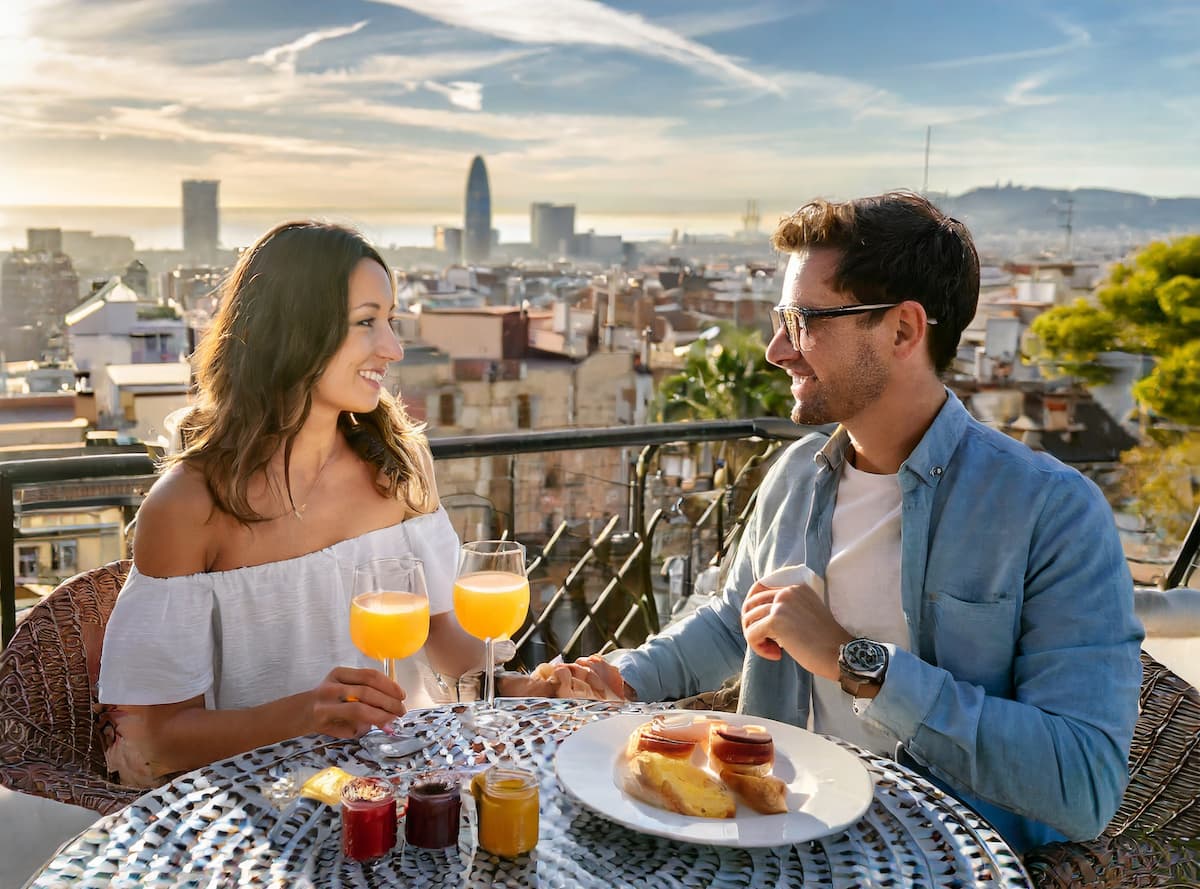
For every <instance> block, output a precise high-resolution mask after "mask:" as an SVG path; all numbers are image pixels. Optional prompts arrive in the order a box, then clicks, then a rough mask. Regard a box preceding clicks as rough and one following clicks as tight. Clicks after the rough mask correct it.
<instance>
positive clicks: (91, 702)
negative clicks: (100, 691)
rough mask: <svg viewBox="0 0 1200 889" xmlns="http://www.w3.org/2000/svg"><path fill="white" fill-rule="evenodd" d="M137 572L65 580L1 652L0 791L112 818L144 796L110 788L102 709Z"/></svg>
mask: <svg viewBox="0 0 1200 889" xmlns="http://www.w3.org/2000/svg"><path fill="white" fill-rule="evenodd" d="M129 566H130V563H129V562H128V561H119V562H111V563H109V564H108V565H104V566H102V567H100V568H96V569H93V570H91V571H85V572H83V573H82V574H77V575H76V576H75V577H72V578H70V579H69V580H66V581H64V582H63V583H62V584H61V585H60V586H59V587H58V589H56V590H55V591H54V592H53V593H51V594H50V595H49V596H47V597H46V599H45V600H44V601H42V602H39V603H38V604H37V605H35V606H34V607H33V608H32V609H31V610H30V612H29V614H28V616H27V617H26V618H25V619H24V620H23V621H22V622H21V624H20V625H19V626H18V627H17V632H16V634H15V635H14V636H13V638H12V641H11V642H9V644H8V647H7V648H5V649H4V651H3V652H2V653H0V784H4V785H5V786H7V787H10V788H12V789H13V790H19V791H22V792H24V793H31V794H34V795H36V796H43V797H48V798H49V799H54V800H58V801H60V802H65V803H72V804H74V805H77V806H83V807H85V808H88V809H93V810H96V811H98V812H102V813H105V814H108V813H110V812H114V811H116V810H117V809H120V808H121V807H122V806H124V805H126V804H127V803H129V802H130V801H132V800H134V799H136V798H137V797H138V796H140V795H141V794H142V793H144V792H145V791H144V790H138V789H136V788H131V787H126V786H123V785H121V784H117V783H115V782H113V781H111V780H109V779H110V775H109V772H108V770H107V769H106V767H105V763H104V750H105V748H106V747H107V746H108V745H109V744H111V742H112V739H113V729H112V726H111V724H110V723H109V722H108V720H106V718H105V712H106V710H105V708H103V707H101V706H100V705H99V704H97V702H96V679H97V677H98V675H99V672H100V650H101V647H102V645H103V642H104V627H105V625H106V624H107V623H108V617H109V615H110V614H111V613H112V609H113V604H114V602H115V601H116V598H117V593H118V592H119V591H120V589H121V586H122V584H124V582H125V576H126V574H128V573H129Z"/></svg>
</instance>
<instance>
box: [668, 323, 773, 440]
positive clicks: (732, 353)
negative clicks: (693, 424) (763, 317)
mask: <svg viewBox="0 0 1200 889" xmlns="http://www.w3.org/2000/svg"><path fill="white" fill-rule="evenodd" d="M720 330H721V332H720V333H719V334H718V335H717V337H716V338H715V339H714V340H712V341H706V340H696V342H694V343H693V344H692V347H691V349H690V350H689V351H688V355H687V359H686V360H685V361H684V365H683V369H682V370H681V371H679V372H678V373H674V374H671V375H670V376H668V377H664V378H663V381H662V383H661V384H660V385H659V389H658V397H657V399H656V405H655V413H656V416H657V419H658V420H660V421H662V422H668V423H669V422H674V421H679V420H737V419H743V418H747V417H786V416H788V414H789V413H790V412H791V406H792V396H791V392H790V391H789V388H788V381H787V375H786V374H784V373H783V372H782V371H780V370H779V369H778V368H774V367H771V366H770V365H769V364H768V363H767V350H766V346H765V345H764V344H763V341H762V336H761V334H759V332H758V331H756V330H755V331H748V330H744V329H742V328H738V327H734V326H732V325H721V326H720Z"/></svg>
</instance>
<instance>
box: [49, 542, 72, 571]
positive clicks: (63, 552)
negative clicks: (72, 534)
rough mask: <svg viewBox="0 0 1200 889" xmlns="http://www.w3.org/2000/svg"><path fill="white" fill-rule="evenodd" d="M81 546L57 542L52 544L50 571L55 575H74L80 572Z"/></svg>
mask: <svg viewBox="0 0 1200 889" xmlns="http://www.w3.org/2000/svg"><path fill="white" fill-rule="evenodd" d="M78 564H79V544H78V543H77V542H76V541H74V540H57V541H55V542H54V543H51V544H50V570H51V571H53V572H54V573H55V574H74V573H75V572H76V571H78V570H79V568H78V567H77V566H78Z"/></svg>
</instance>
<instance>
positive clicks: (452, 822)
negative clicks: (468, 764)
mask: <svg viewBox="0 0 1200 889" xmlns="http://www.w3.org/2000/svg"><path fill="white" fill-rule="evenodd" d="M461 814H462V791H461V790H460V788H459V777H458V775H456V774H454V773H453V772H444V771H440V772H425V773H424V774H421V775H418V776H417V778H416V779H415V780H414V781H413V783H412V786H411V787H410V788H409V789H408V809H407V811H406V813H405V816H404V840H405V842H407V843H408V844H409V845H410V846H420V847H421V848H422V849H444V848H446V847H447V846H454V845H456V844H457V843H458V826H459V820H460V816H461Z"/></svg>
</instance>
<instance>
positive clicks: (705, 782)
mask: <svg viewBox="0 0 1200 889" xmlns="http://www.w3.org/2000/svg"><path fill="white" fill-rule="evenodd" d="M629 773H630V780H629V782H627V783H626V790H628V791H629V792H630V795H632V796H634V797H636V798H637V799H640V800H642V801H643V802H647V803H650V804H651V805H653V806H658V807H659V808H662V809H667V810H668V811H671V812H678V813H679V814H680V815H694V816H698V817H701V818H732V817H733V816H734V814H735V813H736V812H737V802H736V801H735V800H734V798H733V794H732V793H731V792H730V791H729V788H728V787H726V786H725V785H724V784H723V783H721V782H720V781H718V780H717V779H716V778H714V777H713V776H712V775H710V774H709V773H708V772H706V771H704V769H702V768H700V767H699V766H696V765H693V764H692V763H691V762H690V761H688V760H685V759H677V758H672V757H669V756H663V755H662V754H661V753H638V754H637V755H636V756H634V757H633V758H632V759H631V760H630V761H629ZM631 785H632V786H631Z"/></svg>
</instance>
